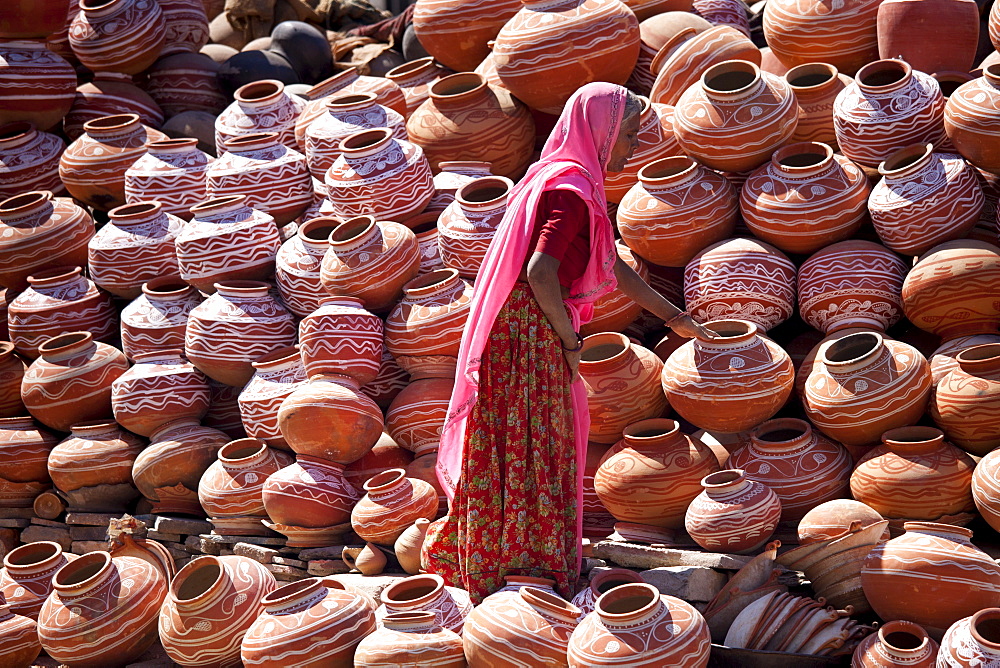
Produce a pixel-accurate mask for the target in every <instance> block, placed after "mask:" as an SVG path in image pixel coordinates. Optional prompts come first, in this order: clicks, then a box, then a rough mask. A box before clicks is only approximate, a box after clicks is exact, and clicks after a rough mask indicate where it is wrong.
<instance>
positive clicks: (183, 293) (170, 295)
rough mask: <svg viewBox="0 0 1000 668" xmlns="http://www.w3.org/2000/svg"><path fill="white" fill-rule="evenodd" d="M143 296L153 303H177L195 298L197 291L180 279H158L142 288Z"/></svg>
mask: <svg viewBox="0 0 1000 668" xmlns="http://www.w3.org/2000/svg"><path fill="white" fill-rule="evenodd" d="M142 294H144V295H145V296H146V299H147V300H149V301H151V302H176V301H178V300H181V301H185V300H187V299H190V298H191V297H193V296H194V294H195V289H194V287H192V286H190V285H186V284H184V283H182V282H181V281H180V279H172V278H157V279H153V280H152V281H150V282H149V283H146V284H145V285H143V286H142Z"/></svg>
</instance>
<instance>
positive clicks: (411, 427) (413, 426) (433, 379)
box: [385, 373, 455, 457]
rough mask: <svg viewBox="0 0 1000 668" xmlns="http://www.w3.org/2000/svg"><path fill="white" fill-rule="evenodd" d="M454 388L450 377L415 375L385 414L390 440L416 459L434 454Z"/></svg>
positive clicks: (452, 379)
mask: <svg viewBox="0 0 1000 668" xmlns="http://www.w3.org/2000/svg"><path fill="white" fill-rule="evenodd" d="M454 388H455V377H454V375H453V374H446V373H442V374H440V375H429V376H425V375H423V374H417V375H415V376H414V377H413V379H412V380H411V382H410V384H409V385H407V386H406V387H405V388H404V389H403V391H402V392H400V393H399V394H398V395H396V398H395V399H393V400H392V403H391V404H390V405H389V409H388V411H387V412H386V416H385V426H386V429H387V430H388V431H389V434H390V435H391V436H392V438H393V440H394V441H396V443H398V444H399V445H400V446H402V447H404V448H406V449H407V450H410V451H412V452H413V453H414V454H415V455H417V456H418V457H419V456H420V455H423V454H426V453H428V452H431V451H435V450H437V448H438V445H439V443H440V441H441V428H442V426H444V421H445V418H446V417H447V414H448V402H449V400H450V399H451V394H452V391H453V390H454Z"/></svg>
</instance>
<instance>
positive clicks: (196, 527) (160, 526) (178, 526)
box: [150, 515, 212, 536]
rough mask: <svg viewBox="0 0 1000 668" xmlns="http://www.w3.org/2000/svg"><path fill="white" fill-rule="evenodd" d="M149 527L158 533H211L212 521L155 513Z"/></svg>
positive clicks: (185, 534)
mask: <svg viewBox="0 0 1000 668" xmlns="http://www.w3.org/2000/svg"><path fill="white" fill-rule="evenodd" d="M150 528H151V529H153V531H156V532H158V533H171V534H180V535H181V536H196V535H199V534H203V533H211V531H212V523H211V522H209V521H207V520H196V519H192V518H187V517H170V516H169V515H157V516H156V522H155V524H152V525H150Z"/></svg>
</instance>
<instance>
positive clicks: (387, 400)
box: [361, 347, 410, 482]
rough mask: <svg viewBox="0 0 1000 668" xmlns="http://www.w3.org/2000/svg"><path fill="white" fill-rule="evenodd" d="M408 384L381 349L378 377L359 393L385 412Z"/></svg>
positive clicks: (389, 354) (391, 359)
mask: <svg viewBox="0 0 1000 668" xmlns="http://www.w3.org/2000/svg"><path fill="white" fill-rule="evenodd" d="M409 383H410V374H409V373H407V371H406V370H405V369H403V368H402V367H401V366H399V364H397V363H396V360H395V359H394V358H393V356H392V354H391V353H390V352H389V351H388V349H386V348H384V347H383V349H382V364H381V365H380V366H379V368H378V376H376V377H375V380H373V381H372V382H370V383H368V384H367V385H365V386H364V387H362V388H361V392H362V393H363V394H364V395H365V396H367V397H369V398H370V399H371V400H372V401H374V402H375V403H376V405H378V407H379V408H381V409H382V410H386V409H387V408H389V404H391V403H392V400H393V399H395V398H396V395H398V394H399V393H400V392H402V391H403V388H404V387H406V386H407V385H408V384H409ZM362 482H363V481H362Z"/></svg>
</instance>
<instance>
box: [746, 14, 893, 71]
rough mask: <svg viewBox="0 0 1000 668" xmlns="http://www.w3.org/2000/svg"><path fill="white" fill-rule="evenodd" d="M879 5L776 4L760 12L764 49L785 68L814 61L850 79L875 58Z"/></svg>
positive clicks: (876, 52)
mask: <svg viewBox="0 0 1000 668" xmlns="http://www.w3.org/2000/svg"><path fill="white" fill-rule="evenodd" d="M879 4H880V3H879V2H876V1H873V0H851V1H850V2H845V3H844V4H842V5H838V6H836V7H828V6H826V5H824V4H823V3H821V2H795V1H794V0H780V1H779V2H775V3H774V4H772V5H771V6H770V7H767V9H766V11H765V12H764V19H763V26H764V35H765V38H766V39H767V45H768V46H769V47H771V52H772V53H773V54H774V55H775V56H776V57H777V58H778V60H779V61H780V62H781V63H782V64H783V65H785V66H786V67H794V66H796V65H802V64H804V63H810V62H817V61H818V62H823V63H829V64H831V65H834V66H835V67H837V69H839V70H840V71H842V72H844V73H845V74H848V75H853V74H854V73H855V72H857V71H858V68H860V67H861V66H862V65H864V64H865V63H869V62H871V61H873V60H875V59H876V58H878V35H877V31H876V15H877V13H878V7H879Z"/></svg>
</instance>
